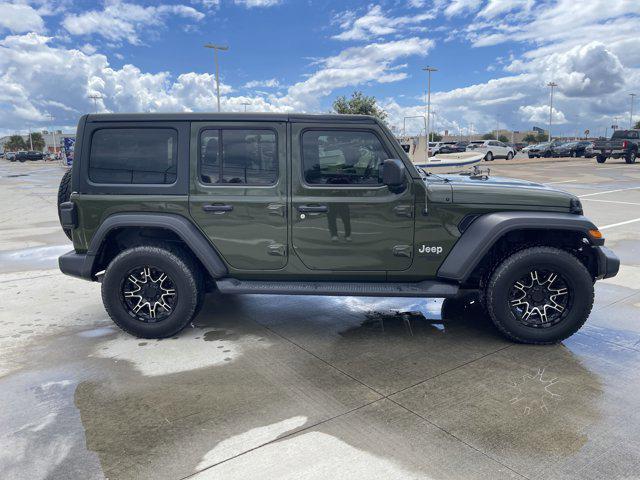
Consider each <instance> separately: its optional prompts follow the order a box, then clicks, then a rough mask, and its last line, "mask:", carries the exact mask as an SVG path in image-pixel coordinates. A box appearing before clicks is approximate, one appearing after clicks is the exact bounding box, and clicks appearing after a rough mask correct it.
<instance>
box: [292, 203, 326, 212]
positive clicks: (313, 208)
mask: <svg viewBox="0 0 640 480" xmlns="http://www.w3.org/2000/svg"><path fill="white" fill-rule="evenodd" d="M298 211H299V212H301V213H326V212H328V211H329V208H328V207H327V206H326V205H298Z"/></svg>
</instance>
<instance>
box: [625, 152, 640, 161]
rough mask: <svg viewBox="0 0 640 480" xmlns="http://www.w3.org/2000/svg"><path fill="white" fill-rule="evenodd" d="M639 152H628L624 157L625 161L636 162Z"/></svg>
mask: <svg viewBox="0 0 640 480" xmlns="http://www.w3.org/2000/svg"><path fill="white" fill-rule="evenodd" d="M637 156H638V154H637V152H635V151H631V152H629V153H627V156H626V157H625V158H624V161H625V162H627V163H636V158H637Z"/></svg>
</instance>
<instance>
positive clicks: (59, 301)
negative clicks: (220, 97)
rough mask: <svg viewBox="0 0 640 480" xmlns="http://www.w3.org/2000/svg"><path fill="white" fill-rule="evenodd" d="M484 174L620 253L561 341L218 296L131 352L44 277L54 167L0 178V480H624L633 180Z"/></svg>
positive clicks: (367, 303)
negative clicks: (540, 198)
mask: <svg viewBox="0 0 640 480" xmlns="http://www.w3.org/2000/svg"><path fill="white" fill-rule="evenodd" d="M483 166H484V165H483ZM489 166H490V167H491V169H492V172H491V174H492V175H504V176H511V177H518V178H525V179H529V180H533V181H538V182H545V183H548V184H551V185H553V186H555V187H557V188H562V189H565V190H567V191H570V192H572V193H575V194H576V195H578V196H580V197H581V200H582V202H583V204H584V209H585V214H586V215H587V216H588V217H590V218H591V219H592V220H593V221H594V222H595V223H596V224H597V225H598V226H600V227H601V228H602V231H603V233H605V235H606V238H607V245H608V246H609V247H611V248H612V249H613V250H614V251H616V253H617V254H618V255H619V256H620V257H621V259H622V267H621V271H620V274H619V276H617V277H615V278H613V279H609V280H606V281H603V282H598V284H597V285H596V302H595V305H594V309H593V312H592V315H591V317H590V319H589V320H588V322H587V323H586V325H585V326H584V327H583V329H582V330H581V331H580V332H579V333H578V334H576V335H574V336H573V337H572V338H570V339H569V340H567V341H565V342H563V344H561V345H555V346H546V347H538V346H522V345H515V344H512V343H509V342H507V341H505V340H504V339H503V338H502V337H501V336H499V335H498V334H497V332H496V331H495V329H494V328H493V327H492V326H491V325H490V323H489V321H488V320H487V319H486V318H484V317H483V316H482V314H480V313H479V311H478V310H475V309H469V310H466V311H456V310H455V309H453V308H449V306H448V305H447V304H444V305H443V303H442V301H439V300H423V299H369V298H321V297H272V296H239V297H232V296H222V295H211V296H209V298H207V301H206V304H205V308H204V309H203V313H201V314H200V315H199V316H198V317H197V319H196V321H195V323H194V326H193V328H189V329H188V330H186V331H185V332H183V333H181V334H180V335H179V336H177V337H176V338H172V339H166V340H162V341H155V340H140V339H136V338H133V337H130V336H128V335H126V334H123V333H121V332H120V331H118V330H117V329H116V328H114V327H113V326H112V323H111V321H110V320H109V319H108V317H107V315H106V313H105V311H104V309H103V307H102V304H101V302H100V288H99V285H98V284H91V283H87V282H83V281H81V280H75V279H73V278H69V277H65V276H63V275H62V274H60V273H59V271H58V270H57V269H56V257H57V256H58V255H59V254H60V253H61V252H64V251H66V250H68V249H70V248H71V246H70V243H69V242H68V240H67V239H66V237H65V236H64V234H63V233H62V232H61V231H60V229H59V226H58V222H57V216H56V208H55V192H56V189H57V184H58V181H59V178H60V176H61V175H62V173H63V170H62V168H61V167H58V166H54V165H44V164H40V163H28V164H9V163H6V162H1V163H0V201H1V202H2V205H3V209H2V213H0V286H1V288H2V301H0V391H1V392H2V395H1V396H0V478H7V479H8V478H11V479H23V478H24V479H30V480H31V479H39V478H82V479H92V478H110V479H118V478H136V479H138V478H153V479H164V478H171V479H177V478H185V477H189V476H191V475H194V476H195V478H200V479H214V478H215V479H218V478H224V479H229V478H230V479H233V478H238V479H240V478H262V479H271V478H273V479H276V478H277V479H281V478H291V479H298V478H318V479H325V478H349V479H351V478H367V479H370V478H394V479H395V478H403V479H404V478H437V479H441V478H528V479H556V478H580V479H600V478H637V477H638V472H639V471H640V437H639V436H638V435H637V432H638V430H639V429H640V416H639V415H638V414H637V412H638V409H639V407H640V325H639V323H640V322H639V321H638V320H639V319H640V315H639V312H640V287H639V286H638V285H639V284H640V247H639V246H638V239H639V238H640V235H639V234H640V210H639V209H638V206H640V165H626V164H624V163H622V162H613V163H609V162H608V163H606V164H604V165H598V164H596V163H595V161H593V160H584V159H577V160H575V159H573V160H570V161H563V162H536V163H528V162H526V163H522V162H517V161H515V162H513V161H512V162H511V163H507V162H502V163H500V162H495V163H494V164H492V165H489Z"/></svg>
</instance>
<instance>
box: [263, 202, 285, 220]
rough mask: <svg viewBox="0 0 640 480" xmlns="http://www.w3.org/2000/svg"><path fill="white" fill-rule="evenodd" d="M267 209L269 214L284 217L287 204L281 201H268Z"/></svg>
mask: <svg viewBox="0 0 640 480" xmlns="http://www.w3.org/2000/svg"><path fill="white" fill-rule="evenodd" d="M267 210H268V211H269V215H277V216H279V217H284V216H285V213H286V212H287V206H286V205H285V204H283V203H270V204H269V205H267Z"/></svg>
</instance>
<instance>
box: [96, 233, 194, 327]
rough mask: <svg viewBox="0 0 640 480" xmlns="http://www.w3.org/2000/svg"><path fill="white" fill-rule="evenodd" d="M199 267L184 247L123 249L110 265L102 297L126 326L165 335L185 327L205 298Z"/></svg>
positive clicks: (114, 315)
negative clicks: (202, 298)
mask: <svg viewBox="0 0 640 480" xmlns="http://www.w3.org/2000/svg"><path fill="white" fill-rule="evenodd" d="M201 285H202V282H201V279H200V270H199V268H198V266H197V265H196V264H195V262H194V261H193V260H192V259H191V258H190V257H189V256H188V255H187V254H186V253H184V252H182V251H181V250H169V249H165V248H162V247H157V246H150V245H143V246H140V247H134V248H130V249H127V250H124V251H123V252H121V253H120V254H118V255H117V256H116V257H115V258H114V259H113V260H112V261H111V263H110V264H109V266H108V267H107V270H106V272H105V275H104V279H103V281H102V301H103V303H104V306H105V309H106V310H107V313H108V314H109V316H110V317H111V319H112V320H113V321H114V322H115V324H116V325H118V326H119V327H120V328H121V329H122V330H124V331H125V332H128V333H130V334H132V335H135V336H137V337H142V338H165V337H170V336H172V335H175V334H176V333H178V332H179V331H180V330H182V329H183V328H184V327H186V326H187V325H188V324H189V323H190V322H191V320H192V319H193V317H194V316H195V314H196V313H197V309H198V305H199V304H200V300H201V297H202V294H203V292H202V288H201Z"/></svg>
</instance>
